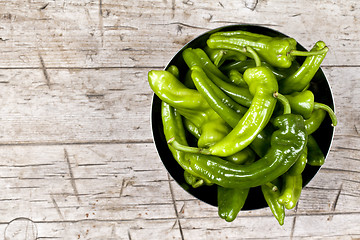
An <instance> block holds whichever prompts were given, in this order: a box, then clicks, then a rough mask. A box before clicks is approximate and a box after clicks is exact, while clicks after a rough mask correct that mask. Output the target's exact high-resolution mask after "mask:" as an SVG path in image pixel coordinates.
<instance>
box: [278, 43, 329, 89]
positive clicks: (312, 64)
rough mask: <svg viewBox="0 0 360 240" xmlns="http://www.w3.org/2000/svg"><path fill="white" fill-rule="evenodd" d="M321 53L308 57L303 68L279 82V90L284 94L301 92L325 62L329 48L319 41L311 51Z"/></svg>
mask: <svg viewBox="0 0 360 240" xmlns="http://www.w3.org/2000/svg"><path fill="white" fill-rule="evenodd" d="M311 52H314V53H319V52H320V53H321V54H318V55H314V56H307V57H306V59H305V61H304V62H303V64H302V65H301V67H300V68H299V69H298V70H297V71H296V72H294V73H293V74H292V75H290V76H288V77H287V78H285V79H283V80H282V81H279V89H280V92H282V93H283V94H290V93H292V92H301V91H302V90H304V89H305V88H306V87H307V86H308V85H309V83H310V81H311V80H312V79H313V77H314V76H315V74H316V72H317V71H318V69H319V68H320V64H321V63H322V61H323V60H324V58H325V56H326V53H327V52H328V47H327V46H326V44H325V43H324V42H323V41H318V42H317V43H316V44H315V46H314V47H313V48H312V49H311V50H310V53H311Z"/></svg>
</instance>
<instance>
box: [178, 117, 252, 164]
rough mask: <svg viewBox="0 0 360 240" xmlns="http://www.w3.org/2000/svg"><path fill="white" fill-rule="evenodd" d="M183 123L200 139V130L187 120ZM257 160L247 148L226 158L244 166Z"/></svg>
mask: <svg viewBox="0 0 360 240" xmlns="http://www.w3.org/2000/svg"><path fill="white" fill-rule="evenodd" d="M183 122H184V127H185V129H186V130H188V131H189V132H190V133H191V134H192V135H193V136H194V137H195V138H197V139H199V138H200V136H201V134H200V131H199V129H198V128H197V127H196V126H195V125H194V124H193V123H192V122H191V121H189V120H188V119H186V118H185V119H184V121H183ZM255 158H256V154H255V152H254V151H253V150H252V149H251V148H245V149H243V150H242V151H239V152H237V153H235V154H233V155H230V156H228V157H226V158H225V159H226V160H228V161H230V162H232V163H235V164H244V163H245V162H253V161H254V160H255Z"/></svg>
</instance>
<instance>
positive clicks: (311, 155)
mask: <svg viewBox="0 0 360 240" xmlns="http://www.w3.org/2000/svg"><path fill="white" fill-rule="evenodd" d="M307 148H308V162H307V163H308V164H309V165H310V166H322V165H323V164H324V163H325V156H324V154H323V152H322V151H321V149H320V147H319V145H318V143H317V142H316V140H315V138H314V137H313V136H312V135H309V138H308V144H307Z"/></svg>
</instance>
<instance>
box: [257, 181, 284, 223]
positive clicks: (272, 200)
mask: <svg viewBox="0 0 360 240" xmlns="http://www.w3.org/2000/svg"><path fill="white" fill-rule="evenodd" d="M272 184H274V186H276V187H275V189H274V187H269V185H267V184H264V185H261V191H262V193H263V196H264V198H265V201H266V203H267V204H268V206H269V208H270V210H271V212H272V213H273V215H274V217H275V218H276V220H277V221H278V222H279V224H280V225H281V226H282V225H284V219H285V207H284V205H282V204H280V203H279V201H278V198H279V197H280V189H279V188H278V187H277V186H280V183H279V179H278V178H277V179H275V180H274V181H273V182H272Z"/></svg>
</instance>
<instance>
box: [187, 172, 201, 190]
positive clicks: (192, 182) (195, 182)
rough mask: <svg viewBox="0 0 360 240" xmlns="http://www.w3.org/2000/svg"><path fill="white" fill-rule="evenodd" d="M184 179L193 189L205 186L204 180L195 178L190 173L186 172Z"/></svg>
mask: <svg viewBox="0 0 360 240" xmlns="http://www.w3.org/2000/svg"><path fill="white" fill-rule="evenodd" d="M184 179H185V182H186V183H187V184H189V185H190V186H191V187H193V188H198V187H201V186H203V185H204V180H203V179H201V178H198V177H196V176H194V175H193V174H191V173H189V172H188V171H184Z"/></svg>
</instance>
